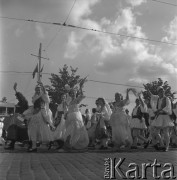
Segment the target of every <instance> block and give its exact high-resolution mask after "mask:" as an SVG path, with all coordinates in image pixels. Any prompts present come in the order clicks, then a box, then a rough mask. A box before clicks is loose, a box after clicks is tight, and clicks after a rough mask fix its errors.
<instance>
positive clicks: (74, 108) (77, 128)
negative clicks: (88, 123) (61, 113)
mask: <svg viewBox="0 0 177 180" xmlns="http://www.w3.org/2000/svg"><path fill="white" fill-rule="evenodd" d="M83 83H84V82H81V83H80V89H79V94H78V93H77V90H76V89H74V88H73V89H72V90H70V93H69V95H70V97H71V98H72V100H71V102H70V104H69V106H68V113H67V118H66V121H65V126H66V132H65V135H64V141H65V144H64V149H66V150H67V149H77V150H79V149H85V148H86V147H87V146H88V144H89V138H88V133H87V130H86V128H85V125H84V122H83V119H82V114H81V112H80V108H79V103H80V102H81V101H82V100H83V99H84V98H85V96H84V95H83V91H82V88H83ZM76 94H78V96H77V97H76Z"/></svg>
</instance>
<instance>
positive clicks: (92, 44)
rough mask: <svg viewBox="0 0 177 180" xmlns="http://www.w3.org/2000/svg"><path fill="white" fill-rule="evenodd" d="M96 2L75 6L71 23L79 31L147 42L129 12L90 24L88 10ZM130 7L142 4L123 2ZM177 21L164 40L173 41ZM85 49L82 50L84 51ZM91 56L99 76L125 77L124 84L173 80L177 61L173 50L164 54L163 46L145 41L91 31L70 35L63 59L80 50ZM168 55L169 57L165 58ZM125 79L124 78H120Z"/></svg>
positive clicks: (74, 55) (131, 11)
mask: <svg viewBox="0 0 177 180" xmlns="http://www.w3.org/2000/svg"><path fill="white" fill-rule="evenodd" d="M98 2H99V1H98V0H93V1H88V0H84V1H83V2H82V3H81V4H79V3H78V4H79V5H80V6H77V7H76V9H75V11H74V15H75V17H72V19H73V21H75V22H78V23H80V25H81V26H83V27H88V28H93V29H99V30H102V31H107V32H113V33H118V34H127V35H130V36H137V37H143V38H147V37H146V34H145V33H144V32H143V31H142V28H141V26H139V25H137V22H136V16H135V14H134V13H133V9H131V8H125V9H121V10H120V11H119V12H118V13H117V16H116V18H115V19H108V18H107V17H103V18H102V19H101V20H100V21H98V20H97V21H96V20H92V19H91V18H90V15H91V14H92V10H91V7H93V6H94V5H96V3H98ZM127 2H129V3H131V4H132V6H138V5H141V4H142V3H144V2H146V1H143V0H139V1H138V0H137V1H133V0H132V1H130V0H129V1H127ZM176 22H177V17H175V18H174V20H173V21H172V22H171V23H170V25H169V27H167V28H166V33H167V36H166V37H164V38H165V39H166V40H170V41H176V40H177V35H176V32H177V28H176V27H177V23H176ZM84 48H85V49H84ZM81 49H82V50H83V51H84V50H85V51H89V52H91V53H95V55H96V57H97V59H96V60H95V61H96V65H95V68H96V70H97V71H99V72H104V73H113V72H117V71H119V73H120V72H123V73H124V74H125V73H126V77H127V80H129V81H130V82H133V81H134V82H135V83H143V82H144V83H145V82H148V80H150V79H151V80H153V79H155V78H158V77H163V78H165V79H167V80H171V79H174V78H175V77H176V75H177V62H176V60H175V57H177V54H176V52H177V51H174V49H173V48H171V46H170V48H168V50H167V49H166V50H164V49H163V46H160V45H159V46H154V47H152V46H151V44H150V43H149V42H147V41H140V40H137V39H133V38H130V37H129V38H126V37H121V36H115V35H110V34H104V33H97V32H93V31H77V32H75V33H73V32H72V33H71V35H70V36H69V39H68V44H67V49H66V53H65V57H67V58H75V57H76V56H77V55H78V53H82V50H81ZM169 53H171V54H169ZM124 78H125V77H124Z"/></svg>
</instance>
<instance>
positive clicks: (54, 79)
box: [48, 64, 83, 113]
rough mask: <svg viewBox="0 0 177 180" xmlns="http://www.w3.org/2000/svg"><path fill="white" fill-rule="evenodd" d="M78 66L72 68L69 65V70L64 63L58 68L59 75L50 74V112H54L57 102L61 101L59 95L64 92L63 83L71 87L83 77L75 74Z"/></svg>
mask: <svg viewBox="0 0 177 180" xmlns="http://www.w3.org/2000/svg"><path fill="white" fill-rule="evenodd" d="M77 70H78V68H75V69H74V68H73V67H71V66H70V71H69V69H68V66H67V65H66V64H65V65H64V67H63V68H62V69H59V75H57V74H51V78H49V79H50V82H51V87H49V89H48V92H49V97H50V98H51V103H50V108H51V109H52V112H53V113H55V111H56V108H57V104H60V103H61V95H62V94H64V93H66V92H67V90H66V89H65V85H67V84H68V85H69V86H70V87H71V88H73V87H74V86H75V85H76V84H78V83H80V82H81V81H82V80H83V78H81V77H80V75H77Z"/></svg>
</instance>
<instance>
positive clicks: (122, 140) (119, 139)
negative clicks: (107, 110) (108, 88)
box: [110, 89, 132, 150]
mask: <svg viewBox="0 0 177 180" xmlns="http://www.w3.org/2000/svg"><path fill="white" fill-rule="evenodd" d="M129 91H130V90H129V89H127V94H126V99H124V100H123V96H122V95H121V94H120V93H116V94H115V102H114V103H113V106H114V107H113V113H112V115H111V118H110V124H111V127H112V142H113V144H114V149H115V150H117V149H119V148H120V147H121V146H122V145H124V146H126V147H130V146H131V145H132V136H131V129H130V125H129V121H128V116H127V114H126V112H125V110H124V106H126V105H128V104H129V102H130V101H129Z"/></svg>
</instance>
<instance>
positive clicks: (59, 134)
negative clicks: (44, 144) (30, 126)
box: [52, 115, 66, 141]
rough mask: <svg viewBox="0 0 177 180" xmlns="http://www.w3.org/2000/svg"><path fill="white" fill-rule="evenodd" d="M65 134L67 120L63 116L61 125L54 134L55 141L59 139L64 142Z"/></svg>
mask: <svg viewBox="0 0 177 180" xmlns="http://www.w3.org/2000/svg"><path fill="white" fill-rule="evenodd" d="M65 132H66V127H65V119H64V115H62V118H61V121H60V124H59V125H58V126H57V128H56V129H55V131H53V132H52V135H53V139H54V141H55V140H59V139H60V140H64V135H65Z"/></svg>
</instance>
